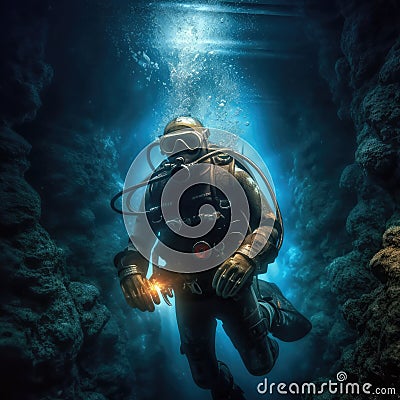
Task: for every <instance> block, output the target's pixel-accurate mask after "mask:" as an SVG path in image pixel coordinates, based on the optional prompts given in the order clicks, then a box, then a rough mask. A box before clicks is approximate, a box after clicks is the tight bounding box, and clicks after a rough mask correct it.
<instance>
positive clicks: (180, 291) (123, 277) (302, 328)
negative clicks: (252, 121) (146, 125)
mask: <svg viewBox="0 0 400 400" xmlns="http://www.w3.org/2000/svg"><path fill="white" fill-rule="evenodd" d="M203 128H204V127H203V125H202V124H201V122H200V121H198V120H197V119H195V118H192V117H179V118H175V119H173V120H172V121H171V122H170V123H169V124H168V125H167V126H166V127H165V130H164V135H163V136H162V137H161V138H160V148H161V150H162V151H163V153H164V154H165V155H166V156H167V159H166V160H165V161H164V162H163V163H161V165H160V166H159V167H158V168H156V169H155V171H154V173H153V174H152V176H151V178H150V179H149V180H148V184H147V187H146V192H145V196H144V204H145V213H144V215H143V216H142V217H141V218H137V220H136V224H135V232H134V234H133V236H131V237H130V240H129V244H128V247H127V248H126V249H125V250H124V251H122V252H120V253H118V254H117V255H116V256H115V259H114V264H115V266H116V268H117V270H118V276H119V279H120V283H121V288H122V291H123V294H124V297H125V299H126V301H127V303H128V304H129V306H131V307H133V308H138V309H139V310H141V311H154V309H155V304H156V305H157V304H160V296H159V294H158V292H157V288H158V290H159V292H160V294H161V296H162V298H164V300H165V301H166V302H167V303H168V304H169V305H170V304H171V303H170V301H169V298H171V297H173V295H175V308H176V318H177V323H178V328H179V333H180V340H181V348H180V351H181V353H182V354H185V355H186V357H187V359H188V362H189V366H190V370H191V373H192V376H193V379H194V381H195V383H196V384H197V385H198V386H200V387H201V388H204V389H208V390H211V394H212V398H213V399H214V400H222V399H224V400H228V399H232V400H233V399H244V394H243V391H242V390H241V389H240V387H239V386H238V385H236V383H235V382H234V381H233V377H232V375H231V373H230V371H229V368H228V366H227V365H226V364H224V363H223V362H222V361H219V360H217V358H216V353H215V333H216V325H217V322H216V320H217V319H219V320H221V321H222V323H223V329H224V331H225V332H226V334H227V335H228V336H229V338H230V340H231V341H232V343H233V344H234V346H235V348H236V349H237V350H238V352H239V354H240V356H241V358H242V360H243V363H244V365H245V366H246V368H247V370H248V371H249V372H250V373H251V374H253V375H264V374H266V373H268V372H269V371H270V370H271V369H272V368H273V366H274V364H275V361H276V359H277V357H278V353H279V347H278V343H277V342H276V340H274V339H273V337H276V338H278V339H280V340H283V341H295V340H298V339H300V338H302V337H304V336H305V335H306V334H307V333H308V332H309V331H310V329H311V323H310V322H309V321H308V320H307V319H306V318H305V317H304V316H303V315H301V314H300V313H299V312H298V311H297V310H296V309H295V308H294V306H293V305H292V304H291V303H290V302H289V301H288V300H287V299H286V298H285V297H284V296H283V294H282V292H281V291H280V290H279V288H278V287H277V286H276V285H275V284H273V283H269V282H266V281H262V280H259V279H258V277H257V275H259V274H262V273H265V272H266V271H267V267H268V264H270V263H273V262H274V260H275V258H276V257H277V255H278V252H279V248H280V245H281V243H282V237H283V224H282V219H281V218H280V211H279V206H278V210H277V211H276V212H275V213H274V212H272V210H271V209H270V208H265V207H262V201H263V193H262V192H261V190H259V187H258V185H257V183H256V181H255V180H254V179H253V177H252V176H251V174H250V173H249V171H247V170H246V168H245V167H244V166H243V165H242V164H240V163H238V162H235V159H234V158H233V157H231V156H229V154H226V153H224V152H221V151H218V148H217V147H215V146H214V147H213V146H212V145H211V144H210V143H209V142H208V135H207V129H203ZM199 132H200V133H199ZM199 160H200V161H201V163H202V164H205V165H211V164H213V165H217V166H218V167H219V168H222V169H223V170H224V171H227V172H228V173H229V175H230V176H232V177H233V179H235V180H236V181H237V182H239V184H240V187H241V188H242V189H243V191H244V193H245V196H246V198H247V203H248V206H249V218H248V220H247V221H246V223H247V232H246V234H245V235H244V236H243V237H240V239H236V240H239V241H238V243H239V245H238V246H237V248H236V251H234V253H233V254H231V255H230V256H229V257H227V258H223V256H221V257H222V258H221V260H220V262H218V265H216V266H215V267H212V268H209V269H206V270H201V271H195V272H193V273H191V272H187V271H186V272H184V273H183V272H176V271H171V270H170V269H169V268H168V266H169V264H171V263H173V262H174V261H173V260H170V259H168V254H167V255H164V257H163V250H162V248H160V249H158V246H157V243H145V242H146V241H148V238H147V237H145V235H142V234H141V232H143V229H142V226H144V225H143V224H144V222H147V223H149V224H150V226H151V229H152V230H153V232H154V234H155V236H156V237H157V238H158V241H160V242H163V243H164V244H166V245H167V246H169V247H173V248H174V250H175V251H177V252H184V253H192V254H193V255H194V257H199V258H206V257H205V255H206V254H207V252H208V251H210V250H211V249H213V248H214V247H215V246H216V245H217V244H218V242H219V241H220V240H221V237H223V236H224V235H226V233H227V230H228V226H227V225H228V222H227V221H230V220H231V216H232V215H231V207H230V199H228V198H227V197H226V193H225V192H224V190H220V188H221V187H222V188H223V186H224V185H228V184H229V183H226V182H225V183H224V182H222V183H221V182H219V184H218V185H216V186H215V187H214V186H213V185H210V184H207V183H200V184H196V185H193V186H192V187H190V188H189V189H188V190H186V191H185V192H184V193H183V195H182V197H181V199H180V204H179V212H180V215H181V218H182V220H183V221H184V222H185V223H186V224H187V225H188V226H193V227H195V226H197V225H198V224H199V218H200V211H199V210H201V207H202V206H204V204H210V205H212V206H213V208H214V209H215V214H216V215H217V218H216V221H215V225H214V227H213V228H212V229H211V230H210V231H209V232H207V233H206V234H204V235H203V236H202V237H201V238H200V239H199V238H195V239H193V238H191V237H182V236H181V235H179V233H176V231H175V230H173V229H171V224H167V223H166V221H165V220H164V214H163V213H162V210H161V208H162V207H161V206H162V204H163V201H164V200H163V197H162V193H163V190H164V189H165V187H166V184H167V182H168V180H169V179H171V176H173V175H174V174H175V173H176V172H177V171H181V170H182V169H184V168H185V167H186V166H187V165H191V164H193V163H196V162H197V163H198V162H199ZM166 170H168V171H169V172H168V173H165V171H166ZM216 179H218V177H217V178H216ZM167 203H168V202H167ZM168 206H169V204H164V207H168ZM277 215H278V216H279V218H277ZM144 218H147V220H146V221H145V220H144ZM156 242H157V241H156ZM145 244H146V245H147V246H148V247H152V248H153V250H152V254H153V259H152V260H151V261H152V262H151V263H152V265H153V273H152V276H151V277H150V278H149V279H147V277H146V276H147V273H148V268H149V259H148V258H146V257H144V256H143V255H142V254H141V252H140V251H138V248H140V247H141V246H142V245H145ZM254 249H256V250H257V251H254ZM154 257H155V258H154ZM159 259H162V260H164V262H165V265H164V266H160V265H161V263H159ZM272 336H273V337H272Z"/></svg>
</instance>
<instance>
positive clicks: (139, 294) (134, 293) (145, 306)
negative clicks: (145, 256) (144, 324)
mask: <svg viewBox="0 0 400 400" xmlns="http://www.w3.org/2000/svg"><path fill="white" fill-rule="evenodd" d="M118 276H119V281H120V284H121V289H122V292H123V294H124V296H125V300H126V302H127V303H128V305H130V306H131V307H132V308H138V309H139V310H141V311H150V312H152V311H154V309H155V307H154V304H160V297H159V296H158V293H157V289H156V288H155V287H154V286H153V285H152V284H151V282H150V281H149V280H148V279H146V278H145V277H143V276H142V274H141V273H140V271H139V268H138V267H137V266H136V265H126V266H123V267H121V268H120V269H119V271H118Z"/></svg>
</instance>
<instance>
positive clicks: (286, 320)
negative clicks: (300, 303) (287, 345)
mask: <svg viewBox="0 0 400 400" xmlns="http://www.w3.org/2000/svg"><path fill="white" fill-rule="evenodd" d="M255 286H256V294H257V298H258V300H259V304H260V306H261V308H262V310H263V313H264V315H266V316H267V317H268V318H269V319H270V321H271V329H270V331H271V333H272V334H273V335H274V336H275V337H277V338H278V339H280V340H283V341H285V342H293V341H295V340H299V339H301V338H302V337H304V336H305V335H307V333H308V332H310V330H311V327H312V326H311V322H310V321H309V320H308V319H307V318H306V317H304V316H303V315H302V314H300V312H299V311H297V310H296V308H295V307H294V306H293V304H292V303H291V302H290V301H289V300H288V299H287V298H286V297H285V296H284V295H283V294H282V292H281V291H280V289H279V288H278V286H276V285H275V284H274V283H270V282H266V281H263V280H261V279H259V281H258V285H255ZM258 288H259V290H258Z"/></svg>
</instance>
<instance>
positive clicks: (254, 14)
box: [111, 1, 315, 399]
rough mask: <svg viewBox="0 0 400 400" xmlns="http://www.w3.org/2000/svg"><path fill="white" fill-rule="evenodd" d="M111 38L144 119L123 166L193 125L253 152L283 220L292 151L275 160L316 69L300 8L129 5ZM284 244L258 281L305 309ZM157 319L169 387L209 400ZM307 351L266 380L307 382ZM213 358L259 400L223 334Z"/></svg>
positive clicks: (287, 4) (294, 354)
mask: <svg viewBox="0 0 400 400" xmlns="http://www.w3.org/2000/svg"><path fill="white" fill-rule="evenodd" d="M111 30H112V33H113V35H114V40H115V45H116V47H117V48H118V51H119V54H120V55H119V57H120V59H121V61H122V62H124V63H128V64H129V67H130V68H131V69H132V94H133V95H134V96H135V97H136V100H137V101H136V102H135V107H136V108H137V110H140V116H138V118H136V120H135V121H134V125H133V126H132V127H131V135H130V136H129V137H128V140H129V141H128V143H125V144H124V146H123V147H124V148H125V149H126V152H125V162H126V163H128V162H129V161H130V160H132V157H133V156H134V155H135V154H134V152H133V153H132V149H133V148H135V149H140V148H141V147H142V146H143V147H144V146H145V145H146V144H148V142H150V141H151V140H153V139H154V138H155V137H156V136H157V135H160V134H161V133H162V129H163V127H164V125H165V124H166V123H167V122H168V121H169V120H170V119H171V118H172V117H174V116H177V115H192V116H195V117H197V118H199V119H200V120H201V121H203V123H204V124H205V125H207V126H210V127H215V128H219V129H225V130H229V131H231V132H234V133H236V134H239V135H240V136H241V137H243V138H244V139H246V140H247V141H248V142H250V143H251V144H252V145H253V146H254V147H255V148H256V150H258V151H259V153H260V154H261V155H262V157H263V159H264V160H265V162H266V164H267V165H268V167H269V169H270V171H271V174H272V177H273V178H274V180H275V185H276V191H277V195H278V200H279V202H280V204H281V207H282V210H283V213H284V215H285V211H286V210H287V208H288V207H289V203H290V199H288V197H287V193H288V192H289V191H288V185H289V178H290V172H291V171H290V170H288V165H286V164H285V162H286V161H285V157H287V155H288V154H290V151H291V148H292V146H293V145H295V144H293V143H288V144H287V149H286V151H287V153H286V154H285V153H284V154H282V153H281V151H282V150H281V145H280V137H281V136H283V137H287V129H288V121H286V120H285V117H286V115H285V112H284V110H285V108H286V107H287V104H288V98H287V97H288V96H298V95H299V93H301V92H302V91H303V90H306V87H307V82H306V81H305V76H307V79H306V80H308V79H309V78H308V76H309V74H310V69H311V70H312V69H313V68H315V65H313V64H312V63H313V62H314V60H313V59H312V57H313V54H312V52H311V50H310V45H309V41H308V39H307V37H306V33H305V17H304V15H303V11H302V8H301V2H299V1H279V2H278V1H277V2H271V3H269V4H262V3H260V4H257V3H253V4H247V3H240V4H234V3H233V2H218V1H215V2H214V1H212V2H207V3H198V2H186V3H185V2H153V3H146V4H142V5H132V7H131V8H130V12H129V13H128V14H127V15H124V16H121V17H120V18H119V19H118V20H117V22H116V24H115V25H113V26H112V29H111ZM278 148H280V150H279V151H278ZM290 236H291V235H290V234H289V235H288V236H287V238H286V240H285V242H284V246H283V248H282V251H281V252H282V254H281V256H280V257H279V258H278V260H277V261H276V263H274V264H273V265H272V266H270V269H269V272H268V276H267V277H264V279H265V278H267V279H269V280H271V281H274V282H276V283H277V284H278V285H279V286H280V287H281V289H282V290H283V291H284V292H285V293H286V294H287V296H288V297H289V298H293V300H294V301H296V300H297V305H298V306H299V307H301V299H296V298H294V297H295V296H294V294H293V293H291V285H290V276H288V265H286V264H287V263H289V262H292V263H295V262H296V256H297V253H298V251H299V250H298V249H297V243H296V241H295V240H292V239H291V237H290ZM157 312H158V313H160V314H161V319H162V331H161V332H160V335H161V337H162V338H163V340H165V343H166V351H167V353H168V357H169V359H170V362H171V368H172V369H173V370H174V371H175V374H176V378H177V381H176V382H171V384H172V385H174V384H176V385H184V386H185V387H186V391H187V393H188V396H189V395H191V396H193V397H194V398H199V399H200V398H204V399H206V398H208V394H206V393H205V392H204V391H203V390H201V389H198V388H197V387H196V386H195V384H194V383H192V380H191V375H190V371H189V368H188V364H187V361H186V359H185V358H184V357H182V356H181V355H179V353H178V349H179V337H178V331H177V327H176V322H175V315H174V310H173V309H171V308H168V307H167V306H166V305H163V306H161V307H159V308H158V310H157ZM307 351H308V350H307V348H306V346H305V345H304V344H302V343H301V342H300V343H291V344H287V343H281V344H280V352H281V353H280V357H279V359H278V362H277V364H276V366H275V368H274V370H273V371H272V372H271V373H270V374H269V379H270V380H271V381H273V382H283V381H287V382H288V381H296V380H299V379H300V380H302V379H303V380H306V379H307V375H306V374H304V373H303V371H302V365H303V364H305V363H306V360H307ZM217 355H218V358H219V359H221V360H224V361H225V362H227V363H228V365H229V366H230V367H231V370H232V373H233V375H234V376H235V379H236V380H237V382H238V383H239V384H240V385H241V387H242V388H243V389H244V390H245V391H246V393H247V394H248V395H249V398H254V399H257V398H262V396H260V395H257V393H256V386H257V383H258V382H260V381H261V380H262V378H258V377H252V376H251V375H250V374H249V373H248V372H247V371H246V369H245V368H244V366H243V364H242V362H241V360H240V357H239V355H238V353H237V351H236V350H235V349H234V348H233V346H232V344H231V343H230V341H229V339H228V338H227V337H226V335H225V334H224V332H223V331H222V329H221V326H220V325H219V326H218V334H217ZM307 367H308V366H307ZM286 397H288V396H286Z"/></svg>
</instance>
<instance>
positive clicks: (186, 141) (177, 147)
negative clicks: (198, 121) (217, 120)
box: [159, 128, 209, 156]
mask: <svg viewBox="0 0 400 400" xmlns="http://www.w3.org/2000/svg"><path fill="white" fill-rule="evenodd" d="M208 135H209V133H208V129H204V128H200V129H193V128H188V129H180V130H177V131H174V132H171V133H168V134H166V135H163V136H161V137H160V138H159V143H160V150H161V152H162V153H163V154H166V155H167V156H171V155H174V154H177V153H180V152H182V151H190V152H194V151H197V150H199V149H203V148H205V147H206V144H207V138H208Z"/></svg>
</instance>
